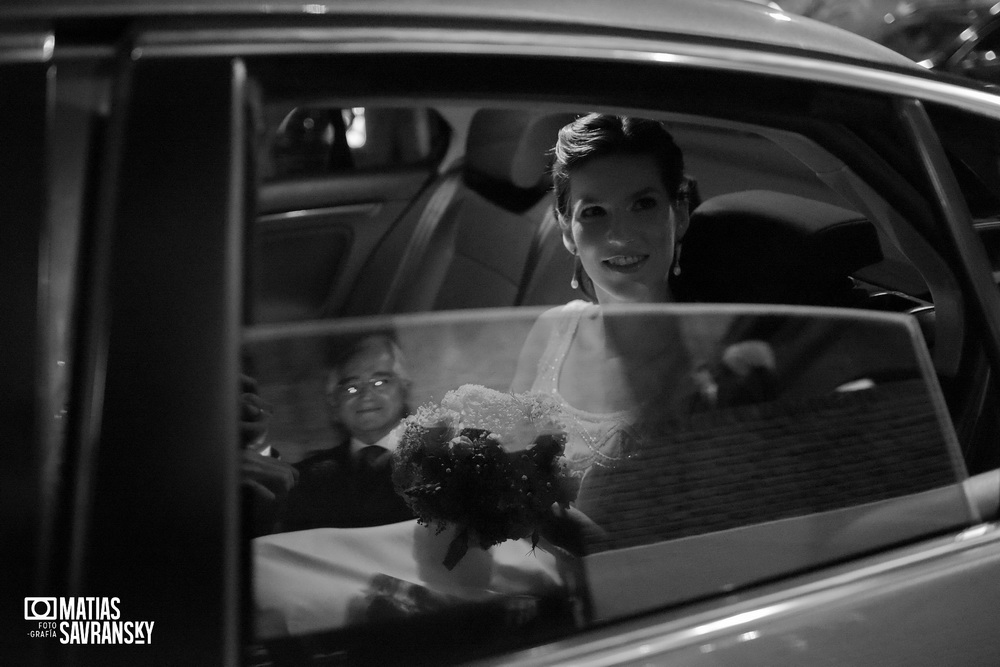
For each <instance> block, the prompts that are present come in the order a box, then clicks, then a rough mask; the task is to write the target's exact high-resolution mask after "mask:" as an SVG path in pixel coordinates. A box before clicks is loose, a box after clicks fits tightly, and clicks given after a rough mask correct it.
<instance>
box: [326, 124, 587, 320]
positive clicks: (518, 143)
mask: <svg viewBox="0 0 1000 667" xmlns="http://www.w3.org/2000/svg"><path fill="white" fill-rule="evenodd" d="M572 119H573V116H572V115H569V114H539V113H537V112H532V111H530V110H514V109H482V110H480V111H478V112H477V113H476V114H475V115H474V116H473V118H472V121H471V125H470V128H469V133H468V138H467V142H466V151H465V157H464V159H463V160H462V161H461V162H460V163H459V164H458V165H457V166H456V167H455V168H453V169H451V170H449V171H447V172H445V173H444V174H442V175H441V176H440V177H438V179H437V180H436V181H435V183H433V184H432V185H431V186H430V187H429V188H428V190H427V191H426V192H425V193H424V195H423V196H422V197H421V199H420V200H419V201H418V202H417V204H416V205H415V206H414V207H413V208H412V209H411V210H410V211H409V212H408V213H407V214H406V215H405V216H404V217H403V219H401V220H400V221H399V222H398V223H397V224H396V225H395V227H394V228H393V229H392V230H391V231H390V232H389V234H388V235H387V236H386V238H385V239H383V242H382V243H381V244H380V246H379V248H378V249H377V250H376V251H375V253H374V254H373V256H372V257H371V259H370V260H369V262H368V265H367V267H366V269H365V270H364V271H363V272H362V275H361V278H360V279H359V281H358V282H357V283H356V285H355V289H354V290H353V294H352V297H351V300H350V302H349V304H348V307H347V309H346V310H347V312H346V313H345V314H349V315H361V314H371V313H376V312H381V313H401V312H420V311H429V310H447V309H457V308H488V307H503V306H513V305H515V303H516V301H517V297H518V293H519V289H520V287H521V284H522V274H523V272H524V269H525V264H526V259H527V257H528V255H529V251H530V249H531V246H532V242H533V238H534V235H535V231H536V229H537V228H538V226H539V225H540V224H541V222H542V220H543V218H544V216H545V213H546V211H547V210H548V209H549V208H551V192H550V191H551V178H550V175H549V163H550V159H551V158H550V156H549V152H550V149H551V148H552V146H553V145H554V144H555V139H556V135H557V133H558V130H559V128H561V127H562V126H563V125H565V124H566V123H568V122H570V121H571V120H572ZM567 280H568V278H567Z"/></svg>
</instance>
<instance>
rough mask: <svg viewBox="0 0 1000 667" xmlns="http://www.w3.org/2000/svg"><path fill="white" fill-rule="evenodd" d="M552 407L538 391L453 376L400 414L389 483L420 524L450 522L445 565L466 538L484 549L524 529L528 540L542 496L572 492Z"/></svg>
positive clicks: (534, 533)
mask: <svg viewBox="0 0 1000 667" xmlns="http://www.w3.org/2000/svg"><path fill="white" fill-rule="evenodd" d="M560 413H561V411H560V407H559V404H558V403H557V402H556V401H555V400H554V399H552V398H551V397H549V396H546V395H544V394H539V393H524V394H510V393H504V392H500V391H496V390H493V389H488V388H486V387H482V386H479V385H463V386H462V387H459V388H458V389H456V390H453V391H450V392H448V393H447V394H446V395H445V396H444V398H443V399H442V401H441V403H440V405H433V404H428V405H424V406H421V407H420V408H419V409H418V410H417V411H416V413H415V414H413V415H411V416H410V417H407V419H406V421H405V430H404V432H403V436H402V440H401V442H400V444H399V446H398V447H397V448H396V450H395V451H394V453H393V474H392V479H393V483H394V484H395V487H396V491H397V493H399V494H400V495H402V496H403V498H404V499H406V502H407V503H408V504H409V506H410V508H411V509H412V510H413V512H414V514H416V516H417V519H418V521H419V522H420V523H421V524H423V525H427V526H430V525H431V524H434V525H435V526H436V527H437V530H438V532H439V533H440V532H441V531H443V530H444V529H445V528H446V527H447V526H448V525H449V524H453V525H455V526H456V528H457V530H456V536H455V538H454V539H453V540H452V542H451V545H450V547H449V549H448V553H447V555H446V557H445V560H444V565H445V567H447V568H448V569H449V570H450V569H452V568H453V567H454V566H455V565H456V564H457V563H458V562H459V561H460V560H461V559H462V557H463V556H464V555H465V553H466V551H467V550H468V548H469V546H470V545H477V546H479V547H482V548H483V549H488V548H489V547H491V546H493V545H495V544H499V543H501V542H503V541H505V540H510V539H519V538H522V537H528V536H529V535H530V536H531V538H532V545H535V544H537V542H538V529H539V527H540V526H541V524H542V523H543V521H544V520H545V519H546V517H547V516H548V515H549V512H550V511H551V509H552V505H553V504H554V503H559V504H560V505H562V506H563V507H566V506H568V504H569V502H570V501H571V500H573V499H574V498H575V497H576V492H577V490H578V486H579V483H578V480H577V479H576V477H574V476H573V475H571V474H570V472H569V471H568V469H567V468H566V467H565V465H564V462H563V459H562V454H563V449H564V447H565V444H566V433H565V431H564V430H563V428H562V426H561V423H560Z"/></svg>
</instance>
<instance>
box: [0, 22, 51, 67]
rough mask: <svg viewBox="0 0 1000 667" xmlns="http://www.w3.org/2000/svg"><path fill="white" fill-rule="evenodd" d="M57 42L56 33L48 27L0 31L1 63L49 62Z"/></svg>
mask: <svg viewBox="0 0 1000 667" xmlns="http://www.w3.org/2000/svg"><path fill="white" fill-rule="evenodd" d="M55 44H56V38H55V35H53V34H52V31H51V30H47V29H46V30H38V31H23V32H22V31H11V32H0V64H8V63H44V62H48V61H50V60H51V59H52V52H53V51H54V50H55Z"/></svg>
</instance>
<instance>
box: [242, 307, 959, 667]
mask: <svg viewBox="0 0 1000 667" xmlns="http://www.w3.org/2000/svg"><path fill="white" fill-rule="evenodd" d="M538 315H539V312H537V311H533V310H519V311H490V312H488V313H487V312H485V311H479V312H474V313H469V314H459V313H442V314H437V315H422V316H399V317H393V318H387V319H386V320H385V321H382V322H379V324H380V325H381V326H383V327H386V326H387V327H388V328H390V329H391V330H392V333H393V337H394V339H395V340H396V341H398V344H399V346H400V348H401V349H402V351H403V353H404V354H405V357H406V359H407V368H408V373H409V377H410V379H411V381H412V391H411V394H410V398H411V401H412V406H411V407H412V414H411V415H410V416H409V417H408V418H407V419H406V420H405V421H404V428H403V431H402V433H401V435H400V442H401V443H402V444H400V445H397V449H396V452H395V454H394V455H393V465H395V466H397V468H396V469H395V470H394V471H393V480H394V481H395V482H396V490H397V493H401V494H403V495H404V496H406V497H407V500H408V503H409V505H410V507H411V509H417V510H418V514H419V515H420V516H421V518H422V521H421V522H418V521H417V520H409V521H403V522H399V523H391V524H387V525H375V526H368V527H363V528H351V529H344V528H317V529H313V530H305V531H296V532H285V533H281V532H277V533H275V534H272V535H268V536H265V537H261V538H257V539H255V540H254V545H253V547H254V577H255V583H254V587H255V600H256V605H257V607H256V612H255V618H254V622H255V627H256V630H257V632H258V637H259V639H260V640H261V641H263V642H265V643H274V642H277V643H278V644H281V643H282V642H288V641H292V642H293V643H295V642H298V641H301V640H302V638H305V637H308V638H310V639H309V641H319V642H320V643H323V642H326V644H324V645H327V644H328V647H329V646H342V645H350V646H351V647H352V648H351V650H356V651H361V652H362V653H363V654H365V653H364V651H374V650H389V648H390V645H391V644H392V642H393V641H396V640H395V639H390V640H387V641H388V644H386V643H384V642H381V643H379V648H378V649H375V648H372V647H370V646H369V647H367V648H361V647H359V646H357V645H355V644H354V643H353V642H354V639H352V638H357V637H362V636H365V633H366V632H367V630H366V628H370V627H380V628H384V627H385V624H387V623H388V624H390V625H391V626H392V627H393V628H395V630H394V632H396V633H398V636H400V637H405V636H411V637H412V635H408V634H407V633H408V632H410V631H416V630H415V629H416V628H423V629H427V628H429V627H433V628H435V631H437V632H458V633H461V634H462V635H463V638H464V639H468V640H471V639H476V640H481V641H487V642H490V643H491V644H492V645H493V646H494V647H495V646H496V645H497V644H498V643H499V644H501V645H504V643H505V642H507V643H510V642H515V641H522V640H524V641H530V638H531V637H536V638H537V637H541V636H551V635H558V634H561V633H566V632H572V631H573V630H575V629H579V628H581V627H586V626H587V625H589V624H591V623H594V622H599V621H604V620H610V619H617V618H622V617H625V616H628V615H631V614H635V613H638V612H642V611H646V610H649V609H655V608H658V607H663V606H665V605H670V604H676V603H680V602H684V601H686V600H692V599H696V598H702V597H704V596H706V595H712V594H721V593H724V592H729V591H733V590H736V589H739V588H740V587H743V586H747V585H752V584H753V583H755V582H759V581H763V580H767V579H772V578H774V577H780V576H785V575H789V574H792V573H795V572H799V571H803V570H806V569H808V568H813V567H816V566H818V565H822V564H824V563H830V562H833V561H836V560H839V559H842V558H845V557H849V556H852V555H857V554H861V553H865V552H868V551H871V550H873V549H875V548H880V547H886V546H889V545H892V544H897V543H902V542H905V541H907V540H911V539H913V538H914V537H917V536H920V535H926V534H933V533H935V532H937V531H939V530H942V529H945V528H948V527H955V526H960V525H963V524H966V523H968V522H970V520H971V517H970V514H969V511H970V510H969V508H968V505H967V503H966V502H965V499H964V497H963V496H962V491H961V487H960V486H959V485H957V484H956V482H958V481H959V480H961V479H962V478H964V470H963V468H962V464H961V462H960V457H959V456H958V450H957V444H956V440H955V437H954V433H953V432H952V431H951V427H950V424H949V422H948V418H947V412H946V410H945V408H944V405H943V400H942V397H941V395H940V391H939V389H938V387H937V385H936V380H935V378H934V375H933V371H932V370H931V366H930V362H929V360H928V358H927V352H926V348H925V347H924V345H923V342H922V339H920V337H919V333H918V329H917V328H916V325H915V324H914V323H913V322H912V320H911V319H910V318H908V317H906V316H902V315H894V314H890V315H882V314H872V313H863V312H856V311H832V310H821V309H806V308H797V309H793V308H788V309H774V308H772V309H770V310H769V311H767V312H766V313H765V311H763V310H753V309H752V308H737V307H732V306H724V307H719V306H716V307H710V306H696V305H668V306H655V307H641V308H640V307H635V308H621V309H614V308H605V309H603V310H601V311H588V310H586V309H584V310H581V311H580V312H579V313H571V314H566V313H565V312H564V314H563V316H564V317H568V318H570V321H568V323H567V322H562V321H560V322H555V323H554V324H555V327H554V329H553V331H555V332H559V331H562V332H563V333H562V334H559V335H556V334H553V335H551V336H546V337H543V338H541V339H540V340H533V337H532V335H530V333H529V332H531V331H532V330H533V328H534V327H535V324H536V319H537V317H538ZM574 317H575V318H584V317H595V318H600V319H601V321H600V322H599V324H600V325H601V326H603V327H605V328H606V330H607V331H619V332H624V331H628V332H630V334H631V336H630V337H627V338H621V339H618V343H619V344H617V345H615V344H610V343H609V344H608V345H607V346H606V347H605V348H604V349H603V352H604V353H605V357H604V362H605V363H602V364H598V365H595V364H592V363H591V365H590V366H588V373H587V374H581V373H580V372H579V370H580V369H579V368H577V367H575V366H574V365H575V364H578V363H579V362H580V360H579V359H576V358H573V357H572V356H569V357H567V356H565V355H564V354H563V351H561V347H560V345H559V343H560V336H566V335H570V336H572V335H574V334H573V333H569V334H567V333H565V332H566V331H574V330H573V329H572V326H573V322H572V321H571V319H572V318H574ZM566 326H569V327H570V328H569V329H561V328H560V327H566ZM370 330H371V327H370V326H368V325H367V324H366V323H365V322H362V321H347V322H344V321H342V322H340V323H334V324H330V325H318V326H316V327H299V328H297V329H296V330H295V335H287V336H285V335H280V334H275V333H274V332H275V330H273V329H271V330H264V329H261V330H259V331H254V330H250V331H249V332H248V337H247V341H248V343H247V347H248V353H249V354H250V356H251V357H252V358H254V359H255V363H256V367H257V368H258V369H259V375H260V381H261V384H262V388H263V389H264V390H267V389H268V388H270V391H272V392H273V396H272V397H268V398H269V400H275V397H279V396H280V397H285V402H286V412H285V414H286V415H288V417H287V418H286V419H285V420H284V422H283V423H282V420H276V423H274V424H273V426H272V434H273V437H274V439H275V440H276V441H277V442H279V443H280V442H286V443H289V444H288V449H287V450H286V451H288V452H289V454H293V453H294V451H295V450H294V446H292V445H293V444H294V443H295V442H300V443H301V442H305V441H307V440H308V439H309V438H311V437H313V435H314V434H312V433H311V427H310V426H308V425H307V424H306V420H300V419H299V416H300V415H302V414H305V413H306V412H307V409H306V407H305V406H306V404H311V403H312V402H317V401H318V402H317V403H316V405H317V406H319V408H317V409H322V390H321V387H322V384H323V377H324V374H325V372H326V371H325V369H324V364H325V363H326V362H325V360H326V359H328V358H330V354H331V348H332V349H337V348H342V347H344V346H345V345H349V344H350V341H352V340H356V339H357V337H358V336H361V335H364V334H366V333H369V332H370ZM637 333H641V338H638V337H636V335H637ZM605 340H606V341H613V340H615V339H614V338H613V337H611V338H605ZM561 354H562V355H563V356H560V355H561ZM524 376H533V377H531V378H530V381H526V380H524ZM567 381H572V382H578V383H586V385H587V387H586V388H585V390H574V391H569V390H567V384H566V382H567ZM512 387H513V391H512ZM313 389H316V390H317V391H316V392H315V394H316V395H315V396H314V395H313ZM577 389H579V388H577ZM363 393H364V392H363ZM570 396H572V397H574V398H573V400H575V401H577V403H579V404H574V402H573V400H567V398H568V397H570ZM602 400H603V401H605V403H604V404H603V406H604V408H607V407H608V406H610V407H612V408H615V409H613V410H607V409H603V408H602V410H600V411H599V410H596V409H593V408H594V406H595V405H600V404H601V403H600V402H601V401H602ZM275 402H278V403H280V402H281V401H280V400H276V401H275ZM288 403H294V404H295V405H294V406H292V405H288ZM277 414H278V413H277V412H276V415H277ZM314 444H315V443H314ZM277 446H278V447H281V446H282V445H280V444H278V445H277ZM401 452H402V454H401ZM398 466H403V468H399V467H398ZM418 468H419V469H418ZM415 480H416V481H415ZM501 482H502V484H501ZM484 498H485V499H487V502H480V501H482V499H484ZM449 503H450V504H449ZM428 508H431V509H428ZM539 508H541V509H539ZM423 524H429V525H423ZM491 531H492V532H491ZM487 538H488V539H487ZM373 624H374V625H373ZM428 624H430V625H428ZM513 628H516V629H517V630H518V632H517V633H511V632H510V630H511V629H513ZM395 636H396V635H395V634H393V637H395ZM290 638H291V639H290ZM400 641H403V640H400ZM338 642H339V643H338ZM345 642H346V644H345ZM279 650H280V649H279ZM365 655H367V654H365ZM369 657H370V656H369Z"/></svg>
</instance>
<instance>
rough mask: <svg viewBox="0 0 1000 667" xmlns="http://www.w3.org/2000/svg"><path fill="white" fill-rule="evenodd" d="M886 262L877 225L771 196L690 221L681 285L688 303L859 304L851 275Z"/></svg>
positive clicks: (741, 195) (823, 206) (723, 200)
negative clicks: (872, 265) (863, 268)
mask: <svg viewBox="0 0 1000 667" xmlns="http://www.w3.org/2000/svg"><path fill="white" fill-rule="evenodd" d="M881 260H882V250H881V246H880V245H879V240H878V233H877V231H876V229H875V226H874V225H873V224H872V223H871V222H869V221H868V220H867V219H865V218H864V217H863V216H861V215H859V214H857V213H855V212H854V211H850V210H847V209H844V208H840V207H838V206H833V205H831V204H827V203H824V202H819V201H815V200H812V199H805V198H803V197H798V196H795V195H790V194H785V193H781V192H772V191H767V190H747V191H743V192H733V193H729V194H725V195H720V196H717V197H713V198H711V199H709V200H707V201H705V202H704V203H703V204H702V205H701V206H699V207H698V208H697V209H696V210H695V211H694V212H693V213H692V214H691V223H690V226H689V228H688V231H687V234H686V235H685V236H684V239H683V245H682V251H681V256H680V259H679V266H680V269H681V275H680V276H679V277H678V280H677V281H676V290H677V294H678V296H679V297H680V298H681V299H682V300H685V301H709V302H740V303H783V304H808V305H826V306H850V305H860V302H863V300H864V299H865V298H866V294H865V293H864V291H863V290H856V289H854V287H853V281H852V280H851V278H850V276H851V274H852V273H854V272H856V271H857V270H858V269H861V268H862V267H865V266H869V265H871V264H875V263H876V262H879V261H881Z"/></svg>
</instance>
